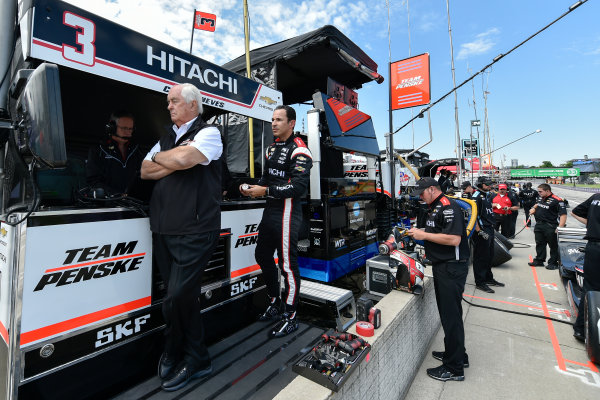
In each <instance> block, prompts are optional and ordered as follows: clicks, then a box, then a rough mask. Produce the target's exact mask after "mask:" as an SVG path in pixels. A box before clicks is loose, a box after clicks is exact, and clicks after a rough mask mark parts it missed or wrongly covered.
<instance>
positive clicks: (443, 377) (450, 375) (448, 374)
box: [427, 365, 465, 381]
mask: <svg viewBox="0 0 600 400" xmlns="http://www.w3.org/2000/svg"><path fill="white" fill-rule="evenodd" d="M427 375H429V376H430V377H432V378H433V379H437V380H438V381H464V380H465V375H464V374H455V373H454V372H452V371H450V370H449V369H448V368H446V366H445V365H440V366H439V367H437V368H428V369H427Z"/></svg>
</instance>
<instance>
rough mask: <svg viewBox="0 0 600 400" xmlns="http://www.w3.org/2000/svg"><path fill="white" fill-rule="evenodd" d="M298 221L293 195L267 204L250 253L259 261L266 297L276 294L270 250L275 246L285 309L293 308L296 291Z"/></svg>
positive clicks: (299, 215)
mask: <svg viewBox="0 0 600 400" xmlns="http://www.w3.org/2000/svg"><path fill="white" fill-rule="evenodd" d="M301 222H302V208H301V204H300V201H299V200H297V199H291V198H287V199H284V200H282V201H281V202H279V203H276V204H275V205H274V206H270V205H267V208H265V210H264V211H263V217H262V220H261V222H260V225H259V226H258V239H257V241H256V250H255V252H254V255H255V257H256V262H257V263H258V265H260V268H261V270H262V272H263V277H264V279H265V282H266V285H267V294H268V295H269V296H270V297H280V295H281V287H280V284H279V274H278V271H277V266H276V265H275V260H274V259H273V254H274V253H275V250H277V257H279V262H278V264H279V268H280V269H281V274H282V278H283V280H284V285H285V289H284V293H283V296H282V301H283V303H284V304H285V311H286V312H288V313H293V312H294V311H296V305H297V303H298V294H299V293H300V272H299V270H298V231H299V230H300V224H301Z"/></svg>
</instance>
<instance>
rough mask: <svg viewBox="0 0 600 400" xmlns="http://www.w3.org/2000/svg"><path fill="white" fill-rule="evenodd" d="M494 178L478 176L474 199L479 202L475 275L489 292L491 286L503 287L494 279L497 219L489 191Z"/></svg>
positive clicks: (491, 290) (474, 239) (480, 286)
mask: <svg viewBox="0 0 600 400" xmlns="http://www.w3.org/2000/svg"><path fill="white" fill-rule="evenodd" d="M491 185H492V180H491V179H490V178H489V177H487V176H480V177H479V178H477V191H476V192H475V193H474V194H473V200H474V201H475V203H476V204H477V225H476V226H475V231H476V232H475V234H474V235H473V236H472V237H471V238H472V240H473V275H474V276H475V287H476V288H477V289H479V290H483V291H484V292H487V293H494V289H492V288H491V287H490V286H498V287H503V286H504V283H500V282H498V281H497V280H495V279H494V274H493V273H492V259H493V258H494V225H495V224H496V220H495V218H494V212H493V211H492V202H491V201H490V199H489V195H488V192H489V191H490V189H491Z"/></svg>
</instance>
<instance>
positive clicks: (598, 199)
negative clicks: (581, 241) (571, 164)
mask: <svg viewBox="0 0 600 400" xmlns="http://www.w3.org/2000/svg"><path fill="white" fill-rule="evenodd" d="M571 215H572V216H574V217H575V218H576V219H577V221H579V222H581V223H583V224H585V225H586V227H587V231H586V233H585V239H587V241H588V242H587V244H586V246H585V255H584V259H583V292H582V293H581V300H580V301H579V312H578V313H577V319H576V320H575V325H573V336H575V339H577V340H581V341H584V340H585V330H584V314H585V308H584V303H585V302H584V298H585V294H586V293H587V292H589V291H600V193H596V194H593V195H592V196H591V197H590V198H588V199H587V200H586V201H584V202H583V203H581V204H579V205H578V206H577V207H575V208H574V209H573V211H571Z"/></svg>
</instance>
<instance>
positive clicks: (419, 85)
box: [390, 53, 431, 110]
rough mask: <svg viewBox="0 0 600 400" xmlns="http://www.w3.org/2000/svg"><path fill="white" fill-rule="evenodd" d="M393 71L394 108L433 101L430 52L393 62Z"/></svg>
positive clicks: (391, 81) (391, 82) (392, 92)
mask: <svg viewBox="0 0 600 400" xmlns="http://www.w3.org/2000/svg"><path fill="white" fill-rule="evenodd" d="M391 71H392V76H391V79H390V85H391V91H390V93H391V96H392V110H400V109H402V108H408V107H415V106H420V105H424V104H428V103H429V102H430V101H431V84H430V81H429V53H425V54H421V55H420V56H415V57H411V58H406V59H404V60H400V61H396V62H393V63H392V65H391Z"/></svg>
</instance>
